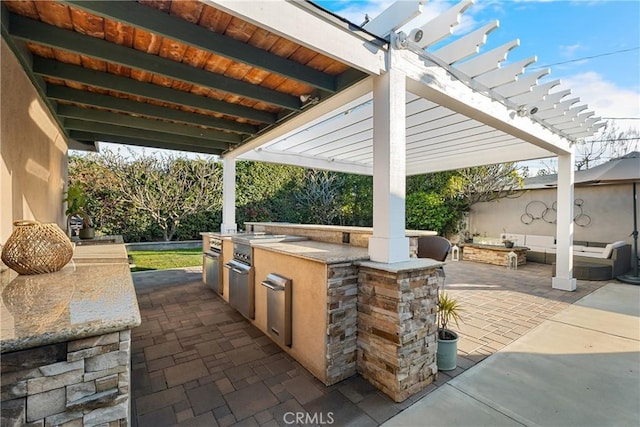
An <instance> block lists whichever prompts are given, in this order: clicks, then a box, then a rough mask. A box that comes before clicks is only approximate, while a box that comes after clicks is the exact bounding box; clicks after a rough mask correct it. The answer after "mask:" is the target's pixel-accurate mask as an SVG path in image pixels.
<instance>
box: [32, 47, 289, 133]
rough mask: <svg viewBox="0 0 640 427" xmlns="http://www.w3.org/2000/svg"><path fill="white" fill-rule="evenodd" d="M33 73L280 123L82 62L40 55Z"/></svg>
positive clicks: (264, 115) (250, 110) (270, 116)
mask: <svg viewBox="0 0 640 427" xmlns="http://www.w3.org/2000/svg"><path fill="white" fill-rule="evenodd" d="M33 72H34V73H35V74H37V75H41V76H47V77H52V78H55V79H60V80H69V81H73V82H76V83H81V84H85V85H87V86H93V87H96V88H100V89H106V90H112V91H115V92H121V93H125V94H128V95H133V96H140V97H143V98H148V99H154V100H156V101H161V102H169V103H172V104H177V105H184V106H188V107H192V108H197V109H200V110H204V111H209V112H212V113H218V114H227V115H230V116H234V117H242V118H245V119H249V120H255V121H258V122H262V123H268V124H274V123H276V116H275V114H272V113H269V112H267V111H262V110H256V109H254V108H249V107H245V106H242V105H237V104H229V103H227V102H224V101H218V100H216V99H213V98H208V97H206V96H200V95H195V94H193V93H189V92H183V91H181V90H177V89H171V88H168V87H164V86H158V85H156V84H153V83H145V82H141V81H138V80H134V79H130V78H127V77H120V76H117V75H115V74H109V73H104V72H101V71H95V70H90V69H87V68H84V67H81V66H78V65H72V64H66V63H63V62H58V61H55V60H53V59H46V58H42V57H38V56H36V57H34V58H33Z"/></svg>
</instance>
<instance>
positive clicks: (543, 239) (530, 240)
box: [524, 234, 556, 248]
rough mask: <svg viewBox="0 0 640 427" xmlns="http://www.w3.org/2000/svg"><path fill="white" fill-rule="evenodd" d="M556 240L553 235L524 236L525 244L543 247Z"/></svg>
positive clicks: (547, 246) (550, 244)
mask: <svg viewBox="0 0 640 427" xmlns="http://www.w3.org/2000/svg"><path fill="white" fill-rule="evenodd" d="M555 242H556V239H555V237H553V236H538V235H535V234H527V235H526V237H525V242H524V244H525V246H529V247H531V246H538V247H539V246H542V247H545V248H550V247H551V246H552V245H553V244H554V243H555Z"/></svg>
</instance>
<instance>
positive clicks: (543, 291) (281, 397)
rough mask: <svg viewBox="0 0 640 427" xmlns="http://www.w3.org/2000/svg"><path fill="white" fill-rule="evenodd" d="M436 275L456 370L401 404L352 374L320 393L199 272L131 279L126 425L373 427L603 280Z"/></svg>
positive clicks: (473, 269)
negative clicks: (453, 306) (455, 315)
mask: <svg viewBox="0 0 640 427" xmlns="http://www.w3.org/2000/svg"><path fill="white" fill-rule="evenodd" d="M445 271H446V274H447V278H446V288H447V291H448V292H450V293H451V295H452V296H454V297H455V298H457V299H458V300H459V301H460V303H461V305H462V306H463V307H464V309H465V311H464V312H463V322H462V323H460V325H459V327H458V328H456V329H457V330H458V331H459V332H460V342H459V349H458V351H459V352H458V368H457V369H456V370H454V371H451V372H447V373H444V372H441V373H439V375H438V380H437V381H436V383H435V384H433V385H432V386H430V387H428V388H427V389H426V390H423V392H421V393H419V394H417V395H415V396H412V397H411V398H409V399H407V400H406V401H405V402H402V403H395V402H393V401H392V400H391V399H390V398H388V397H387V396H386V395H384V394H383V393H381V392H379V391H378V390H377V389H375V388H374V387H373V386H371V385H370V384H369V383H368V382H367V381H366V380H364V379H362V378H361V377H360V376H357V375H356V376H354V377H352V378H349V379H347V380H345V381H342V382H340V383H338V384H336V385H334V386H331V387H325V386H324V385H323V384H322V383H321V382H320V381H318V380H316V379H315V378H313V376H311V374H310V373H309V372H307V371H306V370H305V369H304V368H303V367H302V366H301V365H300V364H298V363H297V362H296V361H294V360H293V359H292V358H291V357H289V356H288V355H287V354H286V353H284V352H283V351H282V350H281V349H280V348H279V347H277V346H276V345H275V344H273V343H272V342H271V340H270V338H268V337H267V336H265V335H264V334H263V333H262V332H261V331H259V330H258V329H257V328H255V327H253V326H252V325H251V324H250V323H249V322H248V321H247V320H245V319H244V318H243V317H242V316H241V315H240V314H238V313H237V312H236V311H235V310H234V309H232V308H231V307H229V306H228V305H227V304H226V303H225V302H224V301H223V300H222V299H221V298H219V297H218V296H216V295H215V294H214V293H213V292H211V291H210V290H208V289H206V288H205V287H204V286H203V284H202V282H201V281H200V269H199V268H192V269H182V270H169V271H164V272H144V273H135V274H134V275H133V277H134V283H135V285H136V291H137V293H138V300H139V304H140V311H141V315H142V325H141V326H140V327H138V328H136V329H134V331H133V335H132V336H133V340H132V350H133V353H132V418H133V420H132V424H133V426H139V427H145V426H154V427H161V426H168V425H175V424H178V425H186V426H229V425H234V426H262V425H264V426H278V425H296V422H295V416H296V414H298V413H299V414H304V413H305V412H306V413H308V414H310V415H314V414H315V416H316V417H317V418H316V419H315V424H321V423H322V422H324V423H327V422H329V421H333V424H334V425H340V426H343V425H349V426H376V425H379V424H381V423H383V422H384V421H386V420H388V419H389V418H391V417H392V416H394V415H396V414H398V413H399V412H400V411H402V410H403V409H405V408H407V407H409V406H410V405H412V404H413V403H415V402H416V401H417V400H419V399H420V398H422V397H423V396H424V395H426V394H428V393H430V392H431V391H433V390H435V389H436V388H437V387H439V386H441V385H443V384H445V383H446V382H447V381H449V380H450V379H451V378H453V377H455V376H457V375H459V374H460V373H461V372H463V371H464V370H466V369H469V368H470V367H471V366H473V365H475V364H476V363H478V362H480V361H482V360H483V359H485V358H486V357H487V356H489V355H491V354H493V353H495V352H496V351H497V350H499V349H501V348H503V347H504V346H505V345H507V344H509V343H511V342H512V341H514V340H516V339H517V338H519V337H521V336H522V335H524V334H526V333H527V332H528V331H530V330H531V329H532V328H535V327H536V326H538V325H539V324H540V323H542V322H543V321H544V320H546V319H548V318H549V317H551V316H553V315H554V314H556V313H557V312H559V311H561V310H562V309H564V308H565V307H567V306H568V305H569V304H571V303H573V302H575V301H577V300H578V299H580V298H582V297H583V296H585V295H587V294H589V293H591V292H593V291H594V290H596V289H598V288H600V287H601V286H603V285H604V284H606V283H607V282H587V281H578V291H576V292H564V291H558V290H553V289H551V285H550V282H551V266H548V265H542V264H534V263H530V264H527V265H524V266H521V267H520V269H519V270H506V269H505V268H501V267H497V266H492V265H486V264H478V263H471V262H464V261H460V262H449V263H448V264H447V265H446V267H445ZM301 416H302V415H301ZM329 417H331V418H330V419H329ZM292 421H293V422H292ZM299 421H302V420H299ZM306 421H307V422H308V421H309V419H307V420H306Z"/></svg>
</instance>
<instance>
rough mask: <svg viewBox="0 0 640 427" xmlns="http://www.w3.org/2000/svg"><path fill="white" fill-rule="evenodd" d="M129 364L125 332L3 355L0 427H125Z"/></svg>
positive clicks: (128, 347) (129, 336)
mask: <svg viewBox="0 0 640 427" xmlns="http://www.w3.org/2000/svg"><path fill="white" fill-rule="evenodd" d="M130 360H131V331H130V330H125V331H121V332H113V333H109V334H106V335H99V336H94V337H89V338H83V339H79V340H75V341H69V342H65V343H59V344H52V345H48V346H43V347H36V348H32V349H27V350H22V351H16V352H12V353H4V354H2V361H1V365H2V380H1V381H2V382H1V383H2V426H3V427H4V426H22V425H25V424H28V425H30V426H54V425H64V426H93V425H104V426H109V427H122V426H128V425H129V419H130V401H129V390H130V384H129V383H130V372H131V368H130Z"/></svg>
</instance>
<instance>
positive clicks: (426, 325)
mask: <svg viewBox="0 0 640 427" xmlns="http://www.w3.org/2000/svg"><path fill="white" fill-rule="evenodd" d="M246 226H247V232H264V233H267V234H278V235H297V236H304V237H307V238H308V240H302V241H284V242H276V243H274V242H259V241H258V242H256V243H253V244H252V253H253V275H254V291H255V292H254V294H255V316H254V318H252V319H249V321H251V322H252V324H253V325H254V326H256V327H257V328H258V329H260V330H261V331H263V332H264V333H265V334H266V335H267V336H270V337H272V339H273V340H274V342H276V343H277V344H278V345H279V346H280V347H281V348H282V349H283V350H284V351H286V352H287V353H288V354H290V355H291V356H292V357H293V358H294V359H295V360H297V361H298V362H299V363H300V364H301V365H302V366H304V367H305V368H306V369H307V370H309V371H310V372H311V373H312V374H313V375H314V376H315V377H316V378H318V379H319V380H321V381H322V382H323V383H325V384H326V385H332V384H336V383H337V382H339V381H341V380H343V379H346V378H348V377H350V376H352V375H354V374H356V372H357V373H360V374H361V375H362V376H363V377H364V378H366V379H367V380H368V381H370V382H371V383H373V384H374V385H375V386H376V387H378V388H379V389H380V390H382V391H383V392H385V393H386V394H388V395H389V396H390V397H391V398H392V399H394V400H396V401H398V402H400V401H403V400H405V399H406V398H407V397H409V396H411V395H412V394H415V393H417V392H418V391H420V390H422V389H424V388H425V387H426V386H427V385H428V384H430V383H431V382H433V381H434V380H435V378H436V375H437V366H436V363H435V348H436V338H435V333H436V305H435V301H436V297H437V273H436V269H437V268H438V267H439V266H441V265H442V263H440V262H436V261H434V260H429V259H417V258H415V253H416V249H417V237H419V236H421V235H433V234H435V233H433V232H428V231H426V232H424V231H407V237H409V238H410V241H411V249H410V252H411V259H410V260H409V261H407V262H403V263H397V264H381V263H376V262H371V261H369V255H368V249H367V243H368V238H369V237H370V236H371V234H372V230H371V229H370V228H364V227H338V226H317V225H305V224H286V223H247V224H246ZM202 236H203V249H205V250H206V249H207V248H208V239H209V238H213V237H215V238H218V239H221V241H222V253H221V262H222V263H223V264H224V263H227V262H229V261H230V260H231V259H232V258H233V241H232V239H233V236H234V234H221V233H202ZM342 242H344V243H342ZM224 270H225V271H223V273H222V275H221V277H222V295H221V297H222V298H224V299H225V300H226V301H227V302H228V301H229V274H228V271H227V269H224ZM271 274H276V275H278V276H281V277H284V278H286V279H290V280H291V287H292V290H291V345H290V346H287V345H282V344H281V343H278V342H277V338H276V337H275V336H274V335H273V334H272V333H271V331H270V330H269V329H270V328H269V327H268V297H269V292H271V291H270V290H269V289H268V288H267V287H265V286H262V285H261V283H262V282H263V281H265V280H267V279H268V277H269V275H271Z"/></svg>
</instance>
